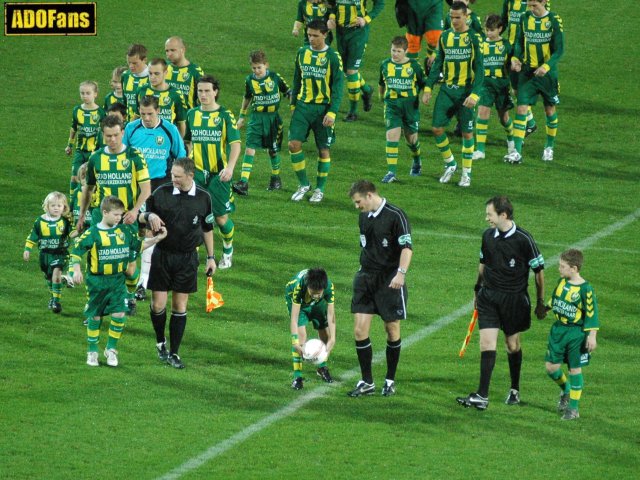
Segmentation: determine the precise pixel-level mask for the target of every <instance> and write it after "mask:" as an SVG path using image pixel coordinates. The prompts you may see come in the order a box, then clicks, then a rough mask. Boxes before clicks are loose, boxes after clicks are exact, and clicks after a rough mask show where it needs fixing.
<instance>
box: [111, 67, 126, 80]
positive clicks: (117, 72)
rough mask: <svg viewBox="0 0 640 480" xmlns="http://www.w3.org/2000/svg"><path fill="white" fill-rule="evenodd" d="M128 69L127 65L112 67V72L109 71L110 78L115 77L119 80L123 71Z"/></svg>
mask: <svg viewBox="0 0 640 480" xmlns="http://www.w3.org/2000/svg"><path fill="white" fill-rule="evenodd" d="M127 70H128V68H127V67H123V66H120V67H116V68H114V69H113V72H111V78H113V77H116V78H117V79H118V80H120V79H121V78H122V74H123V73H124V72H126V71H127Z"/></svg>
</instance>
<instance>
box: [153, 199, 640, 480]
mask: <svg viewBox="0 0 640 480" xmlns="http://www.w3.org/2000/svg"><path fill="white" fill-rule="evenodd" d="M638 218H640V209H638V210H636V211H635V212H633V213H631V214H629V215H627V216H626V217H624V218H623V219H621V220H620V221H618V222H616V223H613V224H611V225H609V226H608V227H606V228H603V229H602V230H600V231H598V232H596V233H594V234H593V235H591V236H590V237H587V238H585V239H583V240H580V241H579V242H576V243H574V244H573V245H572V247H575V248H579V249H582V250H587V249H588V248H590V247H591V246H592V245H594V244H595V243H596V242H598V241H599V240H602V239H603V238H606V237H609V236H611V235H613V234H614V233H615V232H617V231H618V230H621V229H622V228H624V227H626V226H627V225H629V224H631V223H633V222H634V221H635V220H637V219H638ZM558 258H559V255H555V256H553V257H550V258H549V259H548V260H547V261H546V263H545V264H546V265H547V266H551V265H555V264H557V262H558ZM472 308H473V301H470V302H469V303H467V304H465V305H462V306H461V307H459V308H457V309H456V310H455V311H453V312H451V313H450V314H448V315H445V316H444V317H441V318H439V319H438V320H436V321H435V322H433V323H432V324H430V325H427V326H426V327H423V328H421V329H420V330H418V331H417V332H415V333H413V334H412V335H410V336H408V337H407V338H403V339H402V345H403V347H405V348H406V347H410V346H411V345H413V344H415V343H417V342H419V341H421V340H423V339H425V338H426V337H428V336H429V335H431V334H433V333H435V332H437V331H438V330H440V329H442V328H443V327H446V326H447V325H449V324H451V323H453V322H454V321H456V320H457V319H459V318H460V317H466V316H467V315H468V314H469V313H470V312H471V309H472ZM384 355H385V352H384V351H379V352H378V353H377V354H376V355H374V357H373V361H374V362H375V363H377V362H379V361H381V360H382V359H383V358H384ZM359 374H360V368H359V367H356V368H353V369H351V370H347V371H346V372H344V373H343V374H342V375H340V378H339V381H338V382H336V383H334V384H333V385H331V386H328V385H323V386H320V387H317V388H314V389H313V390H311V391H309V392H306V393H304V394H303V395H301V396H300V397H298V398H297V399H295V400H293V401H292V402H290V403H289V404H287V405H285V406H284V407H282V408H281V409H280V410H277V411H275V412H274V413H272V414H271V415H268V416H266V417H264V418H263V419H262V420H259V421H257V422H256V423H253V424H251V425H249V426H248V427H246V428H244V429H243V430H241V431H239V432H238V433H236V434H235V435H232V436H231V437H229V438H227V439H226V440H223V441H221V442H219V443H216V444H215V445H212V446H211V447H210V448H208V449H207V450H205V451H204V452H202V453H200V454H199V455H196V456H195V457H193V458H191V459H189V460H187V461H186V462H184V463H183V464H182V465H180V466H178V467H176V468H174V469H173V470H171V471H170V472H168V473H166V474H165V475H163V476H162V477H160V480H170V479H177V478H180V477H182V476H183V475H185V474H187V473H189V472H191V471H193V470H195V469H197V468H199V467H200V466H202V465H204V464H205V463H207V462H209V461H211V460H213V459H214V458H216V457H218V456H220V455H222V454H223V453H225V452H227V451H228V450H231V449H232V448H233V447H235V446H236V445H239V444H240V443H242V442H244V441H245V440H246V439H248V438H249V437H251V436H252V435H254V434H256V433H258V432H260V431H262V430H264V429H265V428H267V427H269V426H271V425H273V424H274V423H276V422H278V421H280V420H282V419H283V418H286V417H288V416H290V415H292V414H294V413H295V412H297V411H298V410H300V409H301V408H302V407H304V406H305V405H306V404H307V403H310V402H312V401H314V400H316V399H318V398H322V397H324V396H325V395H327V394H328V393H329V392H330V391H331V389H333V388H336V387H338V386H341V384H342V383H344V382H347V381H352V380H353V379H355V378H357V376H358V375H359Z"/></svg>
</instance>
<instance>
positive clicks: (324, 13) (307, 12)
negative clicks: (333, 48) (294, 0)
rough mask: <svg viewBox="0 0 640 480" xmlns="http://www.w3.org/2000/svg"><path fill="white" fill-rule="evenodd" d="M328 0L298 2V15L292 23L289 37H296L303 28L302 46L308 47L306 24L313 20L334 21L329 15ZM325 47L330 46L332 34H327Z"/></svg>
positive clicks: (333, 16)
mask: <svg viewBox="0 0 640 480" xmlns="http://www.w3.org/2000/svg"><path fill="white" fill-rule="evenodd" d="M329 8H330V5H329V0H327V1H325V0H299V1H298V13H297V15H296V20H295V22H293V30H291V35H293V36H294V37H297V36H298V35H300V29H301V28H302V27H304V35H303V38H304V44H305V45H309V38H308V37H307V24H308V23H310V22H311V21H313V20H316V19H318V20H324V21H325V22H327V21H329V19H330V18H333V19H334V20H335V14H331V13H330V10H329ZM326 41H327V45H331V42H332V41H333V33H332V32H329V33H328V34H327V40H326Z"/></svg>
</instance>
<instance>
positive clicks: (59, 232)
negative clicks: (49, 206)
mask: <svg viewBox="0 0 640 480" xmlns="http://www.w3.org/2000/svg"><path fill="white" fill-rule="evenodd" d="M70 231H71V222H69V219H68V218H66V217H60V218H58V219H56V220H52V219H49V217H48V216H47V215H40V216H39V217H38V218H36V221H35V222H34V223H33V228H32V229H31V233H29V236H28V237H27V240H26V242H25V246H24V248H25V249H26V250H31V249H32V248H33V247H35V246H36V245H37V246H38V249H40V251H41V252H46V253H66V251H67V248H68V247H69V233H70Z"/></svg>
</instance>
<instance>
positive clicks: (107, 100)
mask: <svg viewBox="0 0 640 480" xmlns="http://www.w3.org/2000/svg"><path fill="white" fill-rule="evenodd" d="M114 103H121V104H122V105H124V106H126V105H127V100H126V99H125V98H124V95H123V96H122V97H118V96H117V95H116V94H115V92H109V93H108V94H107V96H106V97H104V107H103V108H104V110H105V112H106V111H107V110H108V109H109V107H110V106H111V105H113V104H114Z"/></svg>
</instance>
